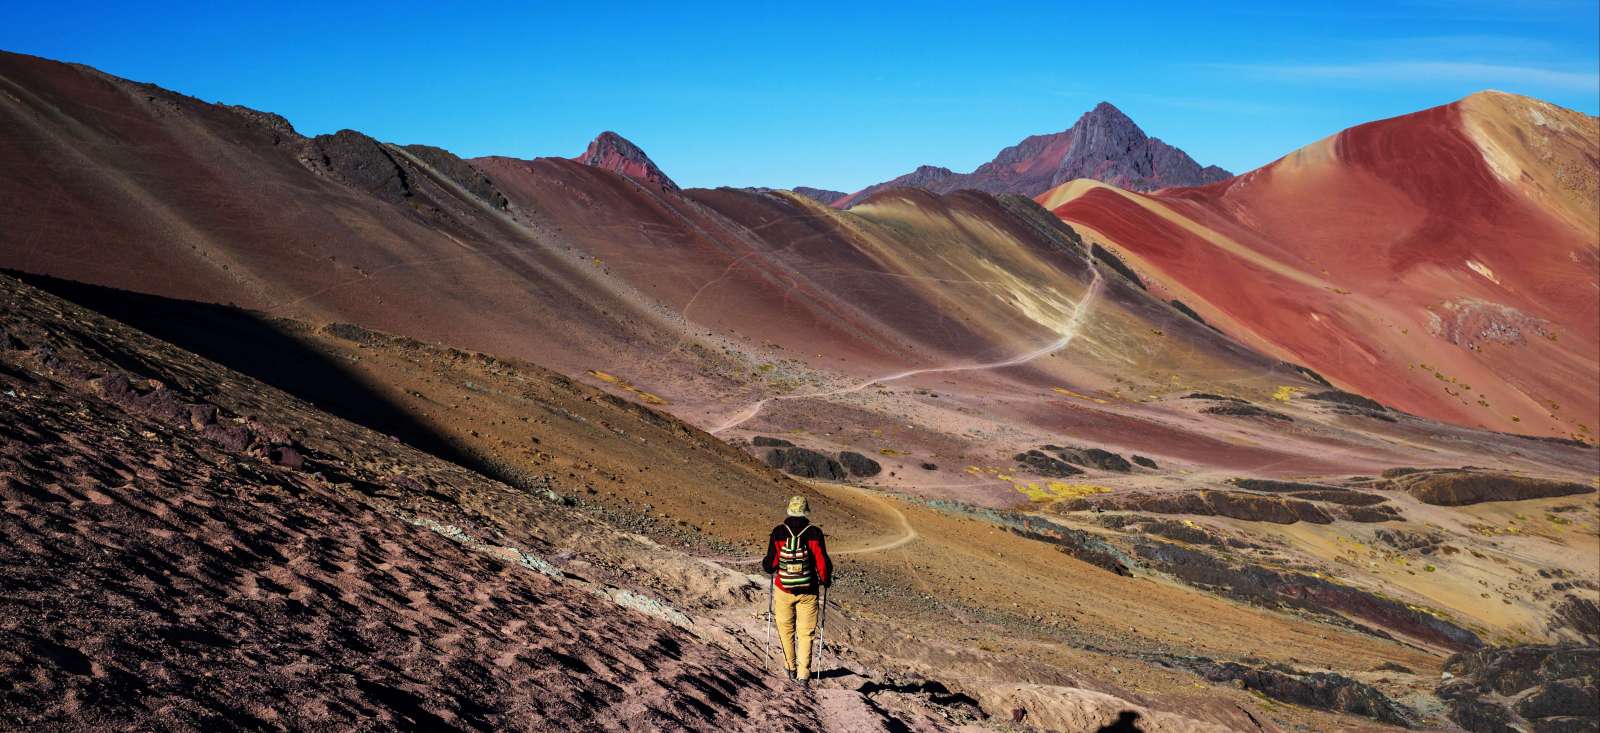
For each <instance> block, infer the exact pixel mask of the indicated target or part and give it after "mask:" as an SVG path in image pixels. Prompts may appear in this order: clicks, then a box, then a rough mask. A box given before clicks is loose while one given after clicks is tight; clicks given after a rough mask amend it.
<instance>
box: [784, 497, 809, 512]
mask: <svg viewBox="0 0 1600 733" xmlns="http://www.w3.org/2000/svg"><path fill="white" fill-rule="evenodd" d="M810 513H811V504H810V503H809V502H807V501H806V498H805V497H804V496H796V497H794V498H791V499H790V500H789V516H791V517H803V516H805V515H807V514H810Z"/></svg>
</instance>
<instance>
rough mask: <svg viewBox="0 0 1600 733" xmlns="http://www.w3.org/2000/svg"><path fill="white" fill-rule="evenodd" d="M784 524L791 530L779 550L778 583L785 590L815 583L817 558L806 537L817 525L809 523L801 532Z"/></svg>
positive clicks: (785, 527) (784, 526)
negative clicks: (813, 554) (812, 552)
mask: <svg viewBox="0 0 1600 733" xmlns="http://www.w3.org/2000/svg"><path fill="white" fill-rule="evenodd" d="M782 526H783V528H784V529H786V530H788V531H789V539H787V540H784V541H783V547H782V548H781V549H779V550H778V585H780V586H782V587H783V588H784V589H785V590H788V589H794V588H805V587H808V586H811V585H815V584H816V580H817V558H815V557H813V556H812V554H811V544H810V543H809V542H806V541H805V540H804V538H805V536H806V533H807V532H810V531H811V530H813V529H816V525H813V524H808V525H806V526H805V529H802V530H800V531H799V532H795V531H794V530H793V529H791V528H790V527H789V525H787V524H784V525H782Z"/></svg>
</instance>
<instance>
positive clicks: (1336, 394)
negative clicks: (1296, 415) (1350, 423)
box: [1302, 389, 1389, 412]
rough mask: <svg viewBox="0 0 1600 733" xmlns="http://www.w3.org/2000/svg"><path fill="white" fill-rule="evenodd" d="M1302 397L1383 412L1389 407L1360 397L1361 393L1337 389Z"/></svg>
mask: <svg viewBox="0 0 1600 733" xmlns="http://www.w3.org/2000/svg"><path fill="white" fill-rule="evenodd" d="M1302 399H1308V400H1316V401H1318V402H1332V403H1334V404H1338V405H1347V406H1350V407H1360V408H1364V409H1367V410H1375V411H1377V412H1385V411H1387V410H1388V409H1389V408H1387V407H1384V406H1383V403H1381V402H1379V401H1377V400H1374V399H1370V398H1367V397H1362V396H1361V395H1358V394H1353V393H1350V392H1341V391H1339V390H1337V389H1332V390H1328V391H1326V392H1313V393H1311V394H1308V395H1305V396H1304V397H1303V398H1302Z"/></svg>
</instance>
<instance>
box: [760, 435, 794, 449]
mask: <svg viewBox="0 0 1600 733" xmlns="http://www.w3.org/2000/svg"><path fill="white" fill-rule="evenodd" d="M750 444H751V445H753V446H755V447H757V448H793V447H794V443H790V442H789V441H787V440H784V439H783V438H769V437H767V436H765V435H757V436H756V437H754V438H751V439H750Z"/></svg>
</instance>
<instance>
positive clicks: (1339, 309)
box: [1039, 92, 1600, 442]
mask: <svg viewBox="0 0 1600 733" xmlns="http://www.w3.org/2000/svg"><path fill="white" fill-rule="evenodd" d="M1596 161H1600V121H1597V120H1596V118H1594V117H1590V116H1587V115H1583V114H1580V113H1577V112H1573V111H1572V110H1567V109H1562V108H1560V107H1556V106H1554V105H1551V104H1547V103H1544V102H1540V101H1538V100H1534V99H1529V98H1527V97H1518V96H1514V95H1509V94H1501V93H1497V92H1485V93H1481V94H1475V95H1473V96H1471V97H1467V98H1466V99H1463V100H1461V101H1459V102H1455V103H1452V104H1448V105H1445V106H1442V107H1436V108H1434V109H1429V110H1424V111H1422V112H1417V113H1415V114H1411V115H1406V116H1403V117H1397V118H1394V119H1390V120H1381V121H1378V122H1373V123H1369V124H1365V125H1361V126H1358V127H1354V128H1351V129H1349V130H1346V131H1344V132H1342V133H1339V134H1338V135H1335V136H1333V137H1330V138H1327V139H1325V140H1322V141H1319V142H1317V143H1314V144H1312V145H1309V146H1307V147H1305V148H1302V149H1301V150H1298V151H1295V152H1294V153H1292V154H1290V155H1288V156H1285V157H1284V158H1282V159H1280V160H1278V161H1276V162H1274V163H1272V164H1270V165H1268V166H1266V167H1264V168H1261V169H1259V170H1255V171H1251V172H1250V173H1246V174H1244V175H1241V176H1238V177H1237V178H1234V179H1231V180H1228V181H1224V182H1220V183H1216V184H1212V185H1209V186H1204V187H1200V188H1193V189H1183V190H1174V191H1164V192H1158V193H1154V194H1139V193H1133V192H1128V191H1123V190H1118V189H1115V188H1111V187H1107V186H1103V185H1099V184H1096V183H1094V182H1091V181H1078V182H1074V183H1071V184H1066V185H1063V186H1061V187H1059V188H1057V189H1055V190H1053V191H1051V192H1050V193H1048V194H1045V195H1043V196H1041V197H1040V198H1039V200H1040V201H1041V202H1042V203H1044V204H1045V205H1046V206H1047V207H1049V208H1050V209H1052V210H1053V211H1054V212H1055V213H1056V214H1057V215H1059V216H1060V217H1061V218H1062V219H1063V220H1065V221H1068V222H1070V223H1072V225H1073V226H1074V227H1078V228H1080V229H1083V230H1084V231H1086V232H1089V233H1090V236H1093V237H1095V238H1096V239H1099V240H1101V241H1104V242H1106V243H1107V244H1108V245H1114V246H1115V247H1116V248H1117V250H1118V251H1119V252H1120V253H1122V254H1123V255H1124V256H1125V257H1126V258H1127V259H1128V260H1129V261H1130V263H1131V264H1132V265H1133V267H1134V269H1135V270H1137V271H1138V272H1140V273H1141V274H1142V276H1143V277H1144V278H1145V279H1146V280H1148V281H1150V283H1151V285H1152V287H1153V288H1156V289H1159V290H1160V291H1161V292H1162V293H1163V294H1164V295H1163V297H1172V298H1177V299H1181V300H1182V301H1183V302H1184V303H1185V304H1187V305H1188V306H1189V307H1190V308H1192V309H1193V310H1194V311H1196V312H1197V313H1198V314H1199V315H1200V316H1201V317H1203V318H1204V319H1205V320H1206V321H1207V322H1208V323H1211V324H1214V325H1216V326H1217V327H1219V328H1221V329H1222V330H1223V331H1225V332H1227V333H1228V334H1229V335H1231V336H1234V337H1236V338H1238V339H1240V340H1241V341H1243V342H1245V343H1248V344H1251V345H1252V346H1254V347H1255V348H1257V349H1260V350H1262V351H1263V352H1265V353H1270V354H1275V355H1278V356H1280V357H1281V358H1284V359H1287V360H1291V361H1295V362H1297V363H1302V364H1308V365H1310V366H1312V367H1313V368H1315V369H1317V371H1318V372H1320V373H1322V374H1323V375H1324V376H1326V377H1328V378H1329V379H1330V380H1332V381H1333V382H1334V383H1335V384H1338V385H1339V386H1341V387H1343V388H1345V389H1349V390H1352V391H1357V392H1361V393H1362V394H1365V395H1368V396H1370V397H1373V398H1375V399H1377V400H1378V401H1380V402H1383V403H1385V404H1389V405H1392V406H1395V407H1398V408H1400V409H1403V410H1406V411H1409V412H1413V413H1416V414H1420V415H1427V416H1429V417H1433V418H1436V419H1440V420H1446V421H1450V422H1454V423H1457V424H1462V425H1481V426H1485V427H1488V428H1492V429H1495V430H1505V431H1511V432H1521V433H1536V434H1541V435H1557V436H1565V437H1572V438H1576V439H1579V440H1586V441H1590V442H1592V441H1593V440H1594V439H1595V432H1594V431H1595V430H1596V425H1597V423H1596V421H1597V419H1600V405H1597V404H1596V400H1595V395H1596V394H1600V371H1597V370H1596V368H1595V365H1596V363H1597V360H1600V300H1597V298H1596V287H1597V285H1596V283H1597V279H1596V272H1597V270H1600V231H1597V230H1596V227H1595V222H1596V221H1600V209H1597V203H1596V202H1597V200H1600V187H1597V186H1600V184H1597V181H1600V167H1597V166H1600V164H1597V163H1596ZM1241 282H1248V283H1250V284H1251V285H1250V286H1249V287H1240V286H1239V284H1240V283H1241Z"/></svg>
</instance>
